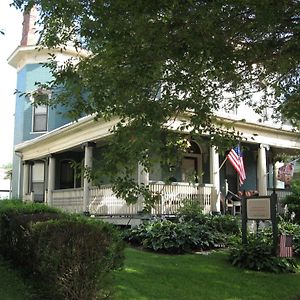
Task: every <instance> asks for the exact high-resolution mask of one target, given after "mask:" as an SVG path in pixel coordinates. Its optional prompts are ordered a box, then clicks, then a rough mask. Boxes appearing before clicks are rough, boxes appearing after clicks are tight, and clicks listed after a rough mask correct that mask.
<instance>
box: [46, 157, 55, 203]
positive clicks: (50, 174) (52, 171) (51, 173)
mask: <svg viewBox="0 0 300 300" xmlns="http://www.w3.org/2000/svg"><path fill="white" fill-rule="evenodd" d="M54 186H55V158H54V157H53V155H50V156H49V166H48V195H47V202H48V205H49V206H51V205H52V201H53V190H54Z"/></svg>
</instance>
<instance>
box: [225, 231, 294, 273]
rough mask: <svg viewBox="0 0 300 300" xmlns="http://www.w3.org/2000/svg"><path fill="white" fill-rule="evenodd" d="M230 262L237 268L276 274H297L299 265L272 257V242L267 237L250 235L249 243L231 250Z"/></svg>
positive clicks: (288, 260)
mask: <svg viewBox="0 0 300 300" xmlns="http://www.w3.org/2000/svg"><path fill="white" fill-rule="evenodd" d="M229 260H230V262H231V263H232V264H233V265H234V266H237V267H240V268H245V269H250V270H255V271H268V272H275V273H283V272H295V270H296V268H297V264H296V263H295V261H294V260H293V259H291V258H280V257H275V256H273V255H272V241H271V240H270V239H269V238H268V237H267V236H266V235H263V234H262V235H258V236H255V235H249V236H248V243H247V244H246V245H243V244H242V243H238V244H236V245H235V247H232V248H231V249H230V256H229Z"/></svg>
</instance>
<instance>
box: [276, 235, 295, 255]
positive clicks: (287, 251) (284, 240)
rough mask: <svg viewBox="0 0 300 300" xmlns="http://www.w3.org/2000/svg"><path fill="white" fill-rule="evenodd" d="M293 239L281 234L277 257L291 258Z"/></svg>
mask: <svg viewBox="0 0 300 300" xmlns="http://www.w3.org/2000/svg"><path fill="white" fill-rule="evenodd" d="M292 246H293V237H292V236H291V235H286V234H282V235H281V236H280V241H279V256H280V257H293V247H292Z"/></svg>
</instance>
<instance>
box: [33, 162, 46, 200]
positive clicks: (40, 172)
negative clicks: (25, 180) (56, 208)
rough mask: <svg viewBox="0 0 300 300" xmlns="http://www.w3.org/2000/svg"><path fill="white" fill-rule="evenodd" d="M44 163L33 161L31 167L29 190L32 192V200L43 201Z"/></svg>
mask: <svg viewBox="0 0 300 300" xmlns="http://www.w3.org/2000/svg"><path fill="white" fill-rule="evenodd" d="M44 176H45V164H44V162H39V161H38V162H35V163H34V164H33V165H32V168H31V191H32V192H33V193H34V201H37V202H43V201H44V184H45V180H44Z"/></svg>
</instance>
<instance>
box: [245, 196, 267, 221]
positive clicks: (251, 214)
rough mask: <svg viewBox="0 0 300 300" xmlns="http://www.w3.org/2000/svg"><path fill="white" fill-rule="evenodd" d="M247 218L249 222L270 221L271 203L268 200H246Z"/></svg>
mask: <svg viewBox="0 0 300 300" xmlns="http://www.w3.org/2000/svg"><path fill="white" fill-rule="evenodd" d="M247 218H248V219H250V220H270V219H271V202H270V198H269V197H267V198H248V199H247Z"/></svg>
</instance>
